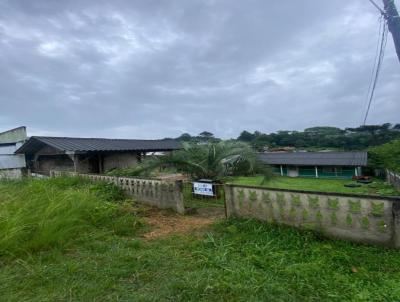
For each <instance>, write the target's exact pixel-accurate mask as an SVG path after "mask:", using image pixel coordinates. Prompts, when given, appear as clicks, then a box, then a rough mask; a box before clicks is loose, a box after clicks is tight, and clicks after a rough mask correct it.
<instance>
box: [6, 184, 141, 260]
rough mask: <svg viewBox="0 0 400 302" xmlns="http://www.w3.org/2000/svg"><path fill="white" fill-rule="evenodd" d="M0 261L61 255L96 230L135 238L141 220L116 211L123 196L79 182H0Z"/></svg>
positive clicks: (114, 189)
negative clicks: (2, 258) (42, 254)
mask: <svg viewBox="0 0 400 302" xmlns="http://www.w3.org/2000/svg"><path fill="white" fill-rule="evenodd" d="M0 196H1V197H0V234H1V237H0V256H10V257H14V256H18V255H21V254H29V253H35V252H38V251H44V250H50V249H60V250H63V249H65V248H68V247H69V246H70V245H72V244H74V242H75V241H77V240H79V239H80V238H82V237H84V236H85V234H86V235H88V234H90V233H92V232H93V231H94V229H104V230H105V231H110V230H111V231H112V232H114V233H116V234H117V235H124V234H127V233H129V232H131V233H134V232H135V231H136V230H138V229H139V227H140V221H139V220H138V218H137V217H136V216H135V215H132V213H126V212H124V211H121V210H120V206H119V204H118V203H116V202H115V201H121V200H123V193H122V191H121V190H120V189H119V188H118V187H117V186H115V185H112V184H91V183H90V182H88V181H86V180H82V179H79V178H56V179H49V180H24V181H16V182H6V183H0Z"/></svg>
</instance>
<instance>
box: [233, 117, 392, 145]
mask: <svg viewBox="0 0 400 302" xmlns="http://www.w3.org/2000/svg"><path fill="white" fill-rule="evenodd" d="M394 139H400V124H396V125H394V126H393V125H391V124H389V123H386V124H383V125H366V126H361V127H357V128H345V129H340V128H336V127H312V128H307V129H305V130H304V131H278V132H277V133H271V134H265V133H261V132H258V131H256V132H254V133H250V132H247V131H243V132H242V133H241V134H240V135H239V137H238V140H240V141H244V142H248V143H250V144H252V145H253V146H254V147H255V148H256V149H258V150H262V149H264V148H265V147H286V146H290V147H296V148H303V149H321V148H330V149H340V150H364V149H367V148H369V147H371V146H378V145H382V144H384V143H387V142H390V141H392V140H394Z"/></svg>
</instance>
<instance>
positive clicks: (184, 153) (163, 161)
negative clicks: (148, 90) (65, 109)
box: [143, 141, 271, 180]
mask: <svg viewBox="0 0 400 302" xmlns="http://www.w3.org/2000/svg"><path fill="white" fill-rule="evenodd" d="M143 164H144V165H145V166H147V167H149V168H154V167H156V166H161V165H169V166H173V167H175V168H176V169H177V170H178V171H182V172H185V173H187V174H189V175H190V176H191V177H192V178H193V179H201V178H207V179H212V180H219V179H221V178H224V177H226V176H234V175H254V174H263V175H264V177H265V178H269V177H270V175H271V172H270V171H271V170H270V169H269V167H267V166H266V165H265V164H264V163H262V162H261V161H260V159H259V158H258V156H257V153H256V152H255V151H254V150H253V149H251V148H250V147H249V145H247V144H245V143H241V142H227V141H225V142H211V143H208V144H185V145H184V147H183V149H182V150H179V151H175V152H173V153H171V154H169V155H166V156H164V157H161V158H159V159H157V160H151V161H149V162H147V163H146V162H145V163H143Z"/></svg>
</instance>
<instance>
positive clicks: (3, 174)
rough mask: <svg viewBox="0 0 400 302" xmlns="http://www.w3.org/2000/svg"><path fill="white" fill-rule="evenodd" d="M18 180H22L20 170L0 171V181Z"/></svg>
mask: <svg viewBox="0 0 400 302" xmlns="http://www.w3.org/2000/svg"><path fill="white" fill-rule="evenodd" d="M20 178H22V169H4V170H0V179H20Z"/></svg>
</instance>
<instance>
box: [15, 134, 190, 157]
mask: <svg viewBox="0 0 400 302" xmlns="http://www.w3.org/2000/svg"><path fill="white" fill-rule="evenodd" d="M44 145H48V146H51V147H53V148H55V149H57V150H60V151H64V152H96V151H97V152H101V151H103V152H107V151H169V150H177V149H181V148H182V145H181V144H180V143H179V142H177V141H175V140H172V139H163V140H137V139H108V138H78V137H48V136H32V137H31V138H30V139H29V140H28V141H27V142H26V143H25V144H24V145H22V147H21V148H19V149H18V150H17V151H16V153H28V154H29V153H35V152H36V151H38V150H39V149H41V148H42V147H43V146H44Z"/></svg>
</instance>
